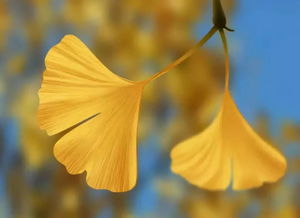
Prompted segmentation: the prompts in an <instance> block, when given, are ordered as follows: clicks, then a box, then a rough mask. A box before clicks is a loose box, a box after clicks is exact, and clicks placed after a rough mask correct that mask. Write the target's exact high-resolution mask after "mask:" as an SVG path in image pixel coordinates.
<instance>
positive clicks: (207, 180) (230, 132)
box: [171, 90, 286, 190]
mask: <svg viewBox="0 0 300 218" xmlns="http://www.w3.org/2000/svg"><path fill="white" fill-rule="evenodd" d="M171 158H172V167H171V168H172V171H173V172H175V173H177V174H179V175H181V176H183V177H184V178H185V179H187V180H188V181H189V182H190V183H192V184H194V185H196V186H199V187H201V188H205V189H209V190H224V189H226V188H227V187H228V186H229V184H230V182H231V179H232V182H233V189H234V190H243V189H250V188H254V187H259V186H261V185H262V184H263V183H264V182H275V181H277V180H278V179H279V178H280V177H282V176H283V175H284V173H285V170H286V160H285V158H284V157H283V156H282V155H281V154H280V153H279V152H278V151H277V150H276V149H274V148H273V147H272V146H271V145H269V144H267V143H266V142H265V141H264V140H263V139H261V138H260V137H259V136H258V135H257V134H256V133H255V132H254V130H253V129H252V128H251V127H250V125H249V124H248V123H247V121H246V120H245V119H244V118H243V116H242V115H241V113H240V112H239V110H238V108H237V107H236V105H235V103H234V101H233V99H232V97H231V95H230V93H229V91H228V90H227V91H226V92H225V95H224V100H223V104H222V108H221V110H220V112H219V114H218V115H217V117H216V118H215V119H214V121H213V122H212V124H211V125H210V126H209V127H208V128H206V129H205V130H204V131H203V132H201V133H200V134H198V135H196V136H193V137H192V138H189V139H187V140H186V141H184V142H182V143H180V144H178V145H177V146H175V148H173V150H172V152H171Z"/></svg>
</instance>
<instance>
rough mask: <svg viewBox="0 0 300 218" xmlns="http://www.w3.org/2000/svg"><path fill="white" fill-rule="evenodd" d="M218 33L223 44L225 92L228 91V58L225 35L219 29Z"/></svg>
mask: <svg viewBox="0 0 300 218" xmlns="http://www.w3.org/2000/svg"><path fill="white" fill-rule="evenodd" d="M219 33H220V36H221V39H222V44H223V49H224V54H225V91H227V90H229V77H230V58H229V52H228V44H227V38H226V34H225V32H224V30H223V29H219Z"/></svg>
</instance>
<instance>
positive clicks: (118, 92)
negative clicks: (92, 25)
mask: <svg viewBox="0 0 300 218" xmlns="http://www.w3.org/2000/svg"><path fill="white" fill-rule="evenodd" d="M45 62H46V71H45V72H44V75H43V82H42V86H41V89H40V91H39V98H40V106H39V111H38V120H39V123H40V127H41V128H42V129H45V130H46V131H47V133H48V134H49V135H53V134H56V133H59V132H62V131H64V130H66V129H69V128H71V127H73V129H71V130H70V131H69V132H68V133H67V134H66V135H65V136H63V137H62V138H61V139H60V140H59V141H58V142H57V143H56V145H55V148H54V154H55V157H56V158H57V159H58V160H59V161H60V162H61V163H62V164H64V165H65V166H66V168H67V170H68V171H69V172H70V173H71V174H79V173H82V172H84V171H87V182H88V184H89V185H90V186H91V187H93V188H96V189H108V190H111V191H114V192H122V191H128V190H130V189H132V188H133V187H134V185H135V183H136V175H137V163H136V162H137V160H136V159H137V158H136V135H137V134H136V132H137V120H138V114H139V106H140V99H141V94H142V90H143V87H144V85H145V82H132V81H129V80H126V79H123V78H121V77H119V76H117V75H115V74H113V73H112V72H111V71H110V70H108V69H107V68H106V67H105V66H104V65H103V64H102V63H101V62H100V61H99V60H98V59H97V58H96V57H95V56H94V55H93V54H92V52H91V51H90V50H89V49H88V48H87V47H86V46H85V45H84V44H83V43H82V42H81V41H80V40H79V39H78V38H76V37H75V36H73V35H67V36H65V37H64V38H63V39H62V41H61V42H60V43H59V44H57V45H56V46H54V47H53V48H52V49H51V50H50V51H49V53H48V54H47V56H46V60H45Z"/></svg>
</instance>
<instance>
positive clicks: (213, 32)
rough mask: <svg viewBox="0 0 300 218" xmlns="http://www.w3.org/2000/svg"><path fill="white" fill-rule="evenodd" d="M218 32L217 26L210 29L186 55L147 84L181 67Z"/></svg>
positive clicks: (154, 76) (158, 73) (155, 75)
mask: <svg viewBox="0 0 300 218" xmlns="http://www.w3.org/2000/svg"><path fill="white" fill-rule="evenodd" d="M217 30H218V28H217V27H215V26H214V27H212V28H211V29H210V31H209V32H208V33H207V34H206V35H205V36H204V37H203V38H202V39H201V40H200V41H199V42H198V43H197V44H196V45H194V46H193V47H192V48H191V49H189V50H188V51H187V52H186V53H184V54H183V55H182V56H181V57H180V58H178V59H176V60H175V61H173V62H172V63H171V64H169V65H168V66H166V67H165V68H163V69H162V70H161V71H159V72H157V73H156V74H154V75H153V76H151V77H150V78H148V79H146V80H145V82H146V83H148V82H151V81H153V80H155V79H157V78H159V77H161V76H162V75H164V74H166V73H167V72H169V71H170V70H171V69H173V68H174V67H176V66H177V65H179V64H180V63H182V62H183V61H185V60H186V59H187V58H189V57H190V56H191V55H192V54H194V52H195V51H196V50H197V49H198V48H200V47H202V46H203V45H204V44H205V43H206V42H207V41H208V40H209V39H210V38H211V37H212V36H213V35H214V34H215V33H216V31H217Z"/></svg>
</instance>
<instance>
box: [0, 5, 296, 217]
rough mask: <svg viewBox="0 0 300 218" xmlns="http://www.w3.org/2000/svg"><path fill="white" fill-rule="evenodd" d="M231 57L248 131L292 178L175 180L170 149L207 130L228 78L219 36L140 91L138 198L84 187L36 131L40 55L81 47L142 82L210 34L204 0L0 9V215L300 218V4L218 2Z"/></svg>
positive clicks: (208, 9) (235, 87) (53, 139)
mask: <svg viewBox="0 0 300 218" xmlns="http://www.w3.org/2000/svg"><path fill="white" fill-rule="evenodd" d="M222 3H223V4H224V7H225V8H226V12H227V17H228V22H229V27H231V28H233V29H235V30H236V31H235V32H234V33H228V37H229V46H230V54H231V58H232V78H231V90H232V93H233V96H234V98H235V100H236V102H237V104H238V106H239V108H240V110H241V112H242V113H243V115H244V116H245V117H246V118H247V120H248V121H249V122H250V123H251V124H252V126H253V127H254V129H255V130H256V131H257V132H258V133H259V134H260V135H261V136H263V137H264V138H265V139H266V140H267V141H269V142H271V143H272V144H273V145H274V146H275V147H277V148H278V149H279V150H281V151H282V152H283V153H284V154H285V156H286V157H287V159H288V170H287V174H286V175H285V177H284V178H283V179H281V180H280V181H279V182H277V183H275V184H271V185H264V186H263V187H261V188H258V189H254V190H250V191H241V192H233V191H231V190H230V189H229V190H227V191H225V192H209V191H205V190H201V189H198V188H196V187H194V186H192V185H190V184H188V183H187V182H186V181H185V180H183V179H182V178H180V177H179V176H176V175H174V174H172V173H171V171H170V158H169V152H170V149H171V148H172V147H173V146H174V145H175V144H176V143H178V142H180V141H181V140H183V139H185V138H187V137H189V136H191V135H193V134H195V133H198V132H199V131H201V130H203V129H204V128H205V127H206V126H207V125H208V124H209V122H210V121H211V120H212V118H213V116H214V115H215V113H216V111H217V109H218V106H219V104H220V98H221V96H222V90H223V89H222V88H223V81H224V67H223V64H224V62H223V54H222V50H221V48H222V47H221V44H220V40H219V37H214V38H212V39H211V40H210V42H209V43H208V45H207V46H205V47H204V48H203V49H199V51H198V52H197V53H195V54H194V55H193V56H192V57H191V58H189V59H188V60H187V61H185V62H184V63H183V64H181V65H180V66H178V67H176V69H173V70H172V71H170V72H169V73H168V74H167V75H165V76H163V77H162V78H161V79H159V80H156V81H155V82H153V83H152V84H151V85H150V86H149V87H147V88H146V90H145V93H144V95H143V100H142V109H141V114H140V122H139V138H138V145H139V146H138V148H139V150H138V153H139V175H138V183H137V186H136V188H135V189H133V190H132V191H130V192H128V193H120V194H115V193H110V192H108V191H99V190H93V189H91V188H89V187H88V186H87V185H86V183H85V178H84V175H77V176H71V175H69V174H68V173H67V172H66V170H65V169H64V167H63V166H62V165H61V164H59V163H58V162H57V161H56V160H55V159H54V157H53V154H52V148H53V145H54V144H55V142H56V140H57V139H58V137H57V136H54V137H49V136H47V135H46V133H45V132H44V131H41V130H40V129H39V128H38V126H37V121H36V112H37V106H38V98H37V91H38V89H39V87H40V85H41V76H42V72H43V70H44V68H45V66H44V57H45V55H46V53H47V51H48V50H49V49H50V48H51V47H52V46H53V45H55V44H56V43H58V42H59V40H60V39H61V38H62V37H63V36H64V35H65V34H70V33H71V34H75V35H76V36H78V37H79V38H81V39H82V40H83V41H84V42H85V43H86V44H87V45H88V46H89V47H90V48H91V50H92V51H93V52H94V53H95V54H96V55H97V57H98V58H99V59H101V60H102V62H103V63H105V65H107V66H108V67H109V68H110V69H112V70H113V72H115V73H117V74H119V75H122V76H124V77H127V78H129V79H132V80H140V79H144V78H147V77H148V76H150V75H152V74H154V73H155V72H157V71H158V70H160V69H162V68H163V67H164V66H166V65H167V64H168V63H170V62H172V60H175V59H176V58H177V57H179V56H180V55H181V54H182V53H184V52H185V51H186V50H188V49H189V48H191V46H192V45H193V44H194V43H195V42H196V41H197V40H199V39H200V38H201V37H202V36H203V35H204V34H205V33H206V32H207V31H208V30H209V28H210V27H211V5H210V4H211V1H210V0H189V1H186V0H163V1H162V0H147V1H142V0H1V1H0V217H1V218H2V217H3V218H11V217H18V218H27V217H28V218H36V217H38V218H39V217H42V218H44V217H45V218H47V217H51V218H52V217H55V218H65V217H67V218H73V217H74V218H77V217H80V218H82V217H84V218H90V217H92V218H93V217H97V218H98V217H99V218H110V217H117V218H119V217H121V218H123V217H124V218H127V217H128V218H129V217H133V218H136V217H137V218H147V217H149V218H156V217H157V218H169V217H170V218H176V217H187V218H189V217H191V218H202V217H203V218H219V217H224V218H231V217H242V218H244V217H245V218H252V217H259V218H298V217H300V197H299V193H300V172H299V171H300V103H299V93H300V85H299V81H300V72H299V58H300V55H299V51H300V43H299V39H300V22H299V20H300V13H299V12H300V1H297V0H287V1H279V0H264V1H261V0H251V1H249V0H239V1H235V0H222Z"/></svg>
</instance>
